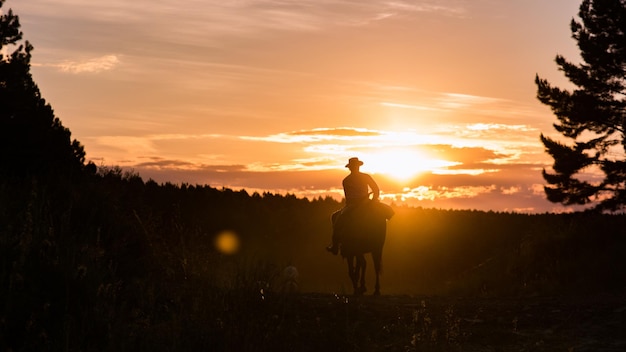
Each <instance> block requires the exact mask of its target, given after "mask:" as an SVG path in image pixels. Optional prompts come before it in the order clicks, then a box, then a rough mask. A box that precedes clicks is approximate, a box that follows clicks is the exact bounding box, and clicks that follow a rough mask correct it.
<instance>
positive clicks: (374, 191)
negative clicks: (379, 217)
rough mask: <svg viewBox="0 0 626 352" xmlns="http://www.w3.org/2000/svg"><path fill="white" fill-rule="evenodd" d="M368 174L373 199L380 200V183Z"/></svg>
mask: <svg viewBox="0 0 626 352" xmlns="http://www.w3.org/2000/svg"><path fill="white" fill-rule="evenodd" d="M367 176H368V182H367V184H368V185H369V186H370V188H371V189H372V199H373V200H378V197H379V196H380V189H379V188H378V185H377V184H376V181H374V179H373V178H372V176H370V175H367Z"/></svg>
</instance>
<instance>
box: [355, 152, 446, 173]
mask: <svg viewBox="0 0 626 352" xmlns="http://www.w3.org/2000/svg"><path fill="white" fill-rule="evenodd" d="M364 160H365V166H364V170H365V169H367V170H368V171H369V172H371V173H376V174H383V175H386V176H389V177H391V178H393V179H395V180H396V181H406V180H409V179H411V178H414V177H417V176H419V174H421V173H423V172H429V171H434V170H437V169H440V168H444V167H448V166H453V165H456V164H457V163H454V162H451V161H446V160H440V159H432V158H430V157H428V156H426V155H424V154H423V153H421V152H419V151H415V150H404V149H400V150H398V149H394V150H385V151H380V152H376V153H372V154H368V155H367V157H364Z"/></svg>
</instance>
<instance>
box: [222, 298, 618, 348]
mask: <svg viewBox="0 0 626 352" xmlns="http://www.w3.org/2000/svg"><path fill="white" fill-rule="evenodd" d="M267 299H268V302H267V307H266V308H267V309H265V310H264V315H263V317H264V318H263V319H262V323H261V324H259V321H258V320H257V322H256V323H255V324H254V325H253V326H255V327H256V331H257V333H260V335H258V336H256V335H255V336H256V338H253V339H248V340H247V341H249V342H251V341H255V342H254V346H255V347H256V349H257V350H291V351H344V352H345V351H624V350H626V294H623V293H620V294H616V293H613V294H595V295H591V296H552V297H524V298H520V297H516V298H502V297H499V298H487V297H480V298H476V297H474V298H468V297H464V298H459V297H446V296H436V297H433V296H385V295H383V296H379V297H375V296H362V297H353V296H339V295H328V294H299V295H293V296H290V297H286V298H285V297H282V298H278V297H275V298H271V297H267ZM272 300H275V301H276V302H278V301H280V302H281V303H280V304H272V303H271V302H269V301H272ZM230 347H237V346H232V345H231V346H230ZM239 347H245V346H239ZM248 347H250V346H248ZM245 349H248V348H245ZM253 349H254V348H253Z"/></svg>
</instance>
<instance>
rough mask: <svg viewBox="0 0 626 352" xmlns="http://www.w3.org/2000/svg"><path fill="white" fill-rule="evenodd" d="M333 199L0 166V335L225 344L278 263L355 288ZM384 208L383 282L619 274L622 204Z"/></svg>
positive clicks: (148, 344) (402, 285)
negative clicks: (229, 248) (233, 244)
mask: <svg viewBox="0 0 626 352" xmlns="http://www.w3.org/2000/svg"><path fill="white" fill-rule="evenodd" d="M52 180H54V181H52ZM341 205H342V204H341V203H339V202H337V201H335V200H333V199H331V198H318V199H313V200H309V199H302V198H297V197H296V196H294V195H275V194H271V193H264V194H257V193H254V194H248V193H247V192H246V191H243V190H242V191H234V190H230V189H216V188H213V187H210V186H201V185H187V184H183V185H174V184H170V183H166V184H157V183H156V182H154V181H151V180H149V181H144V180H142V179H141V178H140V177H139V176H138V175H136V174H133V173H129V172H124V171H122V170H121V169H119V168H101V169H99V170H98V171H96V170H95V169H93V168H87V172H83V173H82V174H78V175H75V176H74V177H71V178H54V177H53V178H49V177H48V178H42V177H35V176H33V177H23V178H19V179H18V178H5V179H3V180H2V181H0V224H2V226H1V227H0V275H1V276H0V280H1V286H0V302H2V306H1V309H0V324H1V326H0V341H1V342H0V344H1V345H0V349H3V350H16V351H17V350H46V349H50V350H58V349H65V350H91V349H94V350H102V349H106V350H116V351H121V350H133V351H135V350H143V349H146V350H150V349H181V350H184V349H185V348H193V347H194V346H195V347H197V346H206V344H207V343H209V342H211V343H217V344H218V345H219V343H222V344H225V345H224V346H222V347H224V348H227V347H228V346H229V345H228V343H229V342H228V341H231V342H232V341H236V340H237V339H238V338H237V334H239V333H240V329H241V328H242V326H244V327H245V326H246V324H249V322H250V321H254V319H252V318H251V316H254V314H262V313H259V311H258V308H259V304H260V303H261V302H268V301H271V299H272V298H274V299H277V297H281V296H280V295H279V293H280V289H281V286H280V285H281V282H280V273H281V271H282V269H283V268H284V267H285V266H287V265H294V266H296V267H297V268H298V270H299V273H300V277H299V285H300V291H301V292H317V293H336V294H339V295H343V294H350V293H351V291H350V290H349V289H348V288H349V284H348V278H347V273H346V268H345V264H344V262H342V261H341V259H339V258H338V257H334V256H332V255H330V254H328V253H327V252H326V251H325V250H324V247H325V246H326V245H327V244H328V243H329V241H330V235H331V229H330V222H329V216H330V214H331V213H332V212H333V211H335V210H337V209H338V208H340V207H341ZM394 209H395V210H396V215H395V217H394V218H393V219H392V220H391V221H390V222H389V224H388V235H387V243H386V246H385V250H384V254H383V262H384V273H383V279H382V291H383V294H455V295H483V296H498V295H537V294H582V293H585V294H591V293H595V292H603V291H607V290H615V289H621V288H624V285H625V283H626V280H625V279H626V269H625V268H626V265H624V264H626V263H625V261H626V260H625V259H624V258H626V239H625V236H626V232H625V231H624V228H626V217H625V216H624V215H601V214H593V213H578V214H560V215H558V214H542V215H524V214H513V213H496V212H482V211H470V210H466V211H452V210H437V209H422V208H408V207H398V206H394ZM224 231H228V232H230V233H234V234H236V236H237V237H238V239H239V241H240V244H241V245H240V247H239V250H238V251H237V252H236V253H234V254H230V255H228V254H224V253H222V252H220V251H219V250H218V249H217V248H216V246H215V243H214V242H215V239H216V237H217V236H218V235H219V234H220V233H222V232H224ZM371 271H372V270H371V264H370V270H369V272H370V273H371ZM369 282H370V283H372V282H373V281H372V279H371V278H370V279H369ZM252 328H253V329H254V327H252ZM229 336H230V338H229Z"/></svg>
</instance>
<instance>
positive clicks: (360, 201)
mask: <svg viewBox="0 0 626 352" xmlns="http://www.w3.org/2000/svg"><path fill="white" fill-rule="evenodd" d="M362 165H363V162H362V161H361V160H359V158H350V159H349V160H348V164H346V167H347V168H348V169H349V170H350V174H349V175H348V176H346V178H344V179H343V182H342V183H343V192H344V195H345V198H346V205H345V206H344V207H343V208H342V209H340V210H338V211H336V212H334V213H333V215H332V217H331V219H332V223H333V236H332V244H331V245H330V246H328V247H326V250H327V251H329V252H331V253H332V254H335V255H336V254H337V253H339V245H340V243H341V242H342V238H341V233H342V232H341V231H338V229H341V228H342V227H343V226H346V223H347V222H348V221H349V220H350V219H351V218H352V216H353V215H357V216H358V215H359V214H355V213H357V210H359V209H361V208H363V207H365V206H366V205H367V204H370V202H378V197H379V196H380V189H379V188H378V185H377V184H376V181H374V179H373V178H372V176H370V175H368V174H366V173H363V172H361V171H360V167H361V166H362ZM370 189H371V192H370V191H369V190H370ZM370 194H372V199H371V200H370V198H369V195H370Z"/></svg>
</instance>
